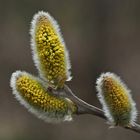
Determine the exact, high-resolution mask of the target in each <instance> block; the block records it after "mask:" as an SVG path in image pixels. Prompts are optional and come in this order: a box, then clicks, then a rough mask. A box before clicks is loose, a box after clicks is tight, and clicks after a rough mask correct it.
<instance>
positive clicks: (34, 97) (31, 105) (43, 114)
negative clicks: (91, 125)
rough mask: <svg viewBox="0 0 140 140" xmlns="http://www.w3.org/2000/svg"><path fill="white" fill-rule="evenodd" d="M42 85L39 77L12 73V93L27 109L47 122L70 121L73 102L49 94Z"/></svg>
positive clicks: (74, 109) (23, 73) (73, 107)
mask: <svg viewBox="0 0 140 140" xmlns="http://www.w3.org/2000/svg"><path fill="white" fill-rule="evenodd" d="M44 85H45V84H44V83H43V81H41V80H40V79H39V78H36V77H34V76H32V75H30V74H28V73H26V72H21V71H17V72H15V73H13V74H12V78H11V87H12V89H13V94H15V97H16V98H17V99H18V100H19V101H20V102H21V104H23V105H24V106H25V107H26V108H27V109H29V111H31V112H32V113H34V114H35V115H37V116H38V117H39V118H42V119H44V120H45V121H47V122H53V121H54V122H58V121H70V120H71V119H72V114H74V113H75V111H76V106H75V104H74V103H73V102H72V101H70V100H69V99H67V98H62V97H58V96H56V95H53V94H51V92H50V91H48V90H47V88H46V87H45V86H44Z"/></svg>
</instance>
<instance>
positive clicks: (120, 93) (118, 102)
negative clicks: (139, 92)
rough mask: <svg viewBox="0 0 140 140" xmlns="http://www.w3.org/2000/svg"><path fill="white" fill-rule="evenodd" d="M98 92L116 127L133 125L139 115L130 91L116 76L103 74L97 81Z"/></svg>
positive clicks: (107, 113) (106, 111)
mask: <svg viewBox="0 0 140 140" xmlns="http://www.w3.org/2000/svg"><path fill="white" fill-rule="evenodd" d="M97 91H98V97H99V99H100V102H101V103H102V105H103V109H104V111H105V115H106V116H107V118H108V120H111V121H112V122H113V123H114V125H121V126H126V125H130V124H133V122H134V121H135V119H136V114H137V112H136V108H135V103H134V102H133V100H132V98H131V95H130V93H129V92H130V91H129V90H128V89H127V87H126V86H125V85H124V84H123V83H122V81H120V79H119V78H118V77H117V76H116V75H114V74H112V73H105V74H102V75H101V77H100V78H99V79H98V81H97Z"/></svg>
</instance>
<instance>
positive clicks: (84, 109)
mask: <svg viewBox="0 0 140 140" xmlns="http://www.w3.org/2000/svg"><path fill="white" fill-rule="evenodd" d="M64 92H65V93H66V95H67V97H68V98H70V99H71V100H72V101H73V102H74V103H75V104H76V105H77V106H78V111H77V115H81V114H91V115H95V116H98V117H100V118H102V119H105V120H107V118H106V117H105V115H104V112H103V110H101V109H99V108H97V107H95V106H93V105H90V104H88V103H86V102H85V101H83V100H81V99H80V98H78V97H77V96H76V95H75V94H74V93H73V92H72V90H71V89H70V88H69V87H68V86H67V85H65V86H64ZM123 128H125V129H128V130H131V131H134V132H137V133H139V134H140V125H139V124H137V123H135V124H134V125H133V126H125V127H123Z"/></svg>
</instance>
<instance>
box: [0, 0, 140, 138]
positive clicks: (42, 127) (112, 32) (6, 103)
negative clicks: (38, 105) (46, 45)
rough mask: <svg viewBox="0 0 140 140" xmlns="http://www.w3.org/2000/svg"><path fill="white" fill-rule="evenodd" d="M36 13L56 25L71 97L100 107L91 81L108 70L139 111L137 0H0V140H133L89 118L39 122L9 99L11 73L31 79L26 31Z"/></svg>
mask: <svg viewBox="0 0 140 140" xmlns="http://www.w3.org/2000/svg"><path fill="white" fill-rule="evenodd" d="M38 10H44V11H48V12H50V13H51V15H53V16H54V17H55V19H56V20H57V21H58V22H59V24H60V26H61V30H62V32H63V35H64V39H65V41H66V44H67V47H68V49H69V52H70V59H71V64H72V75H73V80H72V81H71V82H69V83H67V84H68V85H69V86H70V87H71V89H72V90H73V91H74V92H75V94H76V95H77V96H79V97H80V98H82V99H83V100H85V101H87V102H88V103H90V104H93V105H96V106H98V107H101V105H100V104H99V102H98V100H97V98H96V90H95V82H96V78H97V77H98V76H99V75H100V73H102V72H106V71H111V72H115V73H116V74H118V75H120V76H121V77H122V79H124V81H125V82H126V83H127V85H128V87H129V88H130V89H131V90H132V93H133V98H134V99H135V101H136V102H137V108H138V110H139V111H140V94H139V91H140V84H139V83H140V74H139V73H140V1H139V0H77V1H76V0H69V1H66V0H59V1H58V0H21V1H20V0H11V1H10V0H9V1H8V0H0V140H55V139H56V140H85V139H86V140H96V139H98V140H118V139H119V140H124V139H127V140H132V139H133V140H139V139H140V135H139V134H137V133H134V132H131V131H128V130H124V129H122V128H115V129H109V128H108V125H106V123H105V122H104V120H102V119H100V118H97V117H95V116H90V115H82V116H75V117H74V121H73V122H70V123H60V124H49V123H45V122H44V121H42V120H39V119H38V118H36V117H35V116H34V115H32V114H30V113H29V112H28V111H27V109H25V108H24V107H23V106H21V105H20V104H19V103H18V102H17V101H16V100H15V98H14V96H13V95H12V92H11V89H10V87H9V80H10V77H11V74H12V72H14V71H15V70H25V71H27V72H30V73H32V74H35V75H37V70H36V68H35V66H34V64H33V61H32V56H31V50H30V35H29V28H30V22H31V19H32V16H33V15H34V13H36V12H37V11H38ZM139 122H140V117H139Z"/></svg>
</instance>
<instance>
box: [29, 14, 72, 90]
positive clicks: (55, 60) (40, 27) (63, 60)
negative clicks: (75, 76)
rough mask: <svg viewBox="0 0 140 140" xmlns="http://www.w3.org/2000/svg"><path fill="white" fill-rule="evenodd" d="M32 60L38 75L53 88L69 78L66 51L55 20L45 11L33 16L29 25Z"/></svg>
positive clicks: (59, 86)
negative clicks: (30, 25)
mask: <svg viewBox="0 0 140 140" xmlns="http://www.w3.org/2000/svg"><path fill="white" fill-rule="evenodd" d="M31 36H32V49H33V55H34V61H35V64H36V66H37V68H38V69H39V72H40V76H41V77H42V78H43V79H45V80H47V81H48V82H49V83H50V84H51V85H52V86H54V87H55V88H57V87H58V88H62V87H63V85H64V82H65V81H66V80H69V79H70V74H69V69H70V65H69V60H68V53H67V50H66V48H65V44H64V41H63V39H62V36H61V34H60V32H59V28H58V25H57V23H56V21H55V20H54V19H53V18H52V17H51V16H50V15H49V14H48V13H45V12H39V13H38V14H36V15H35V16H34V18H33V22H32V27H31Z"/></svg>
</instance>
